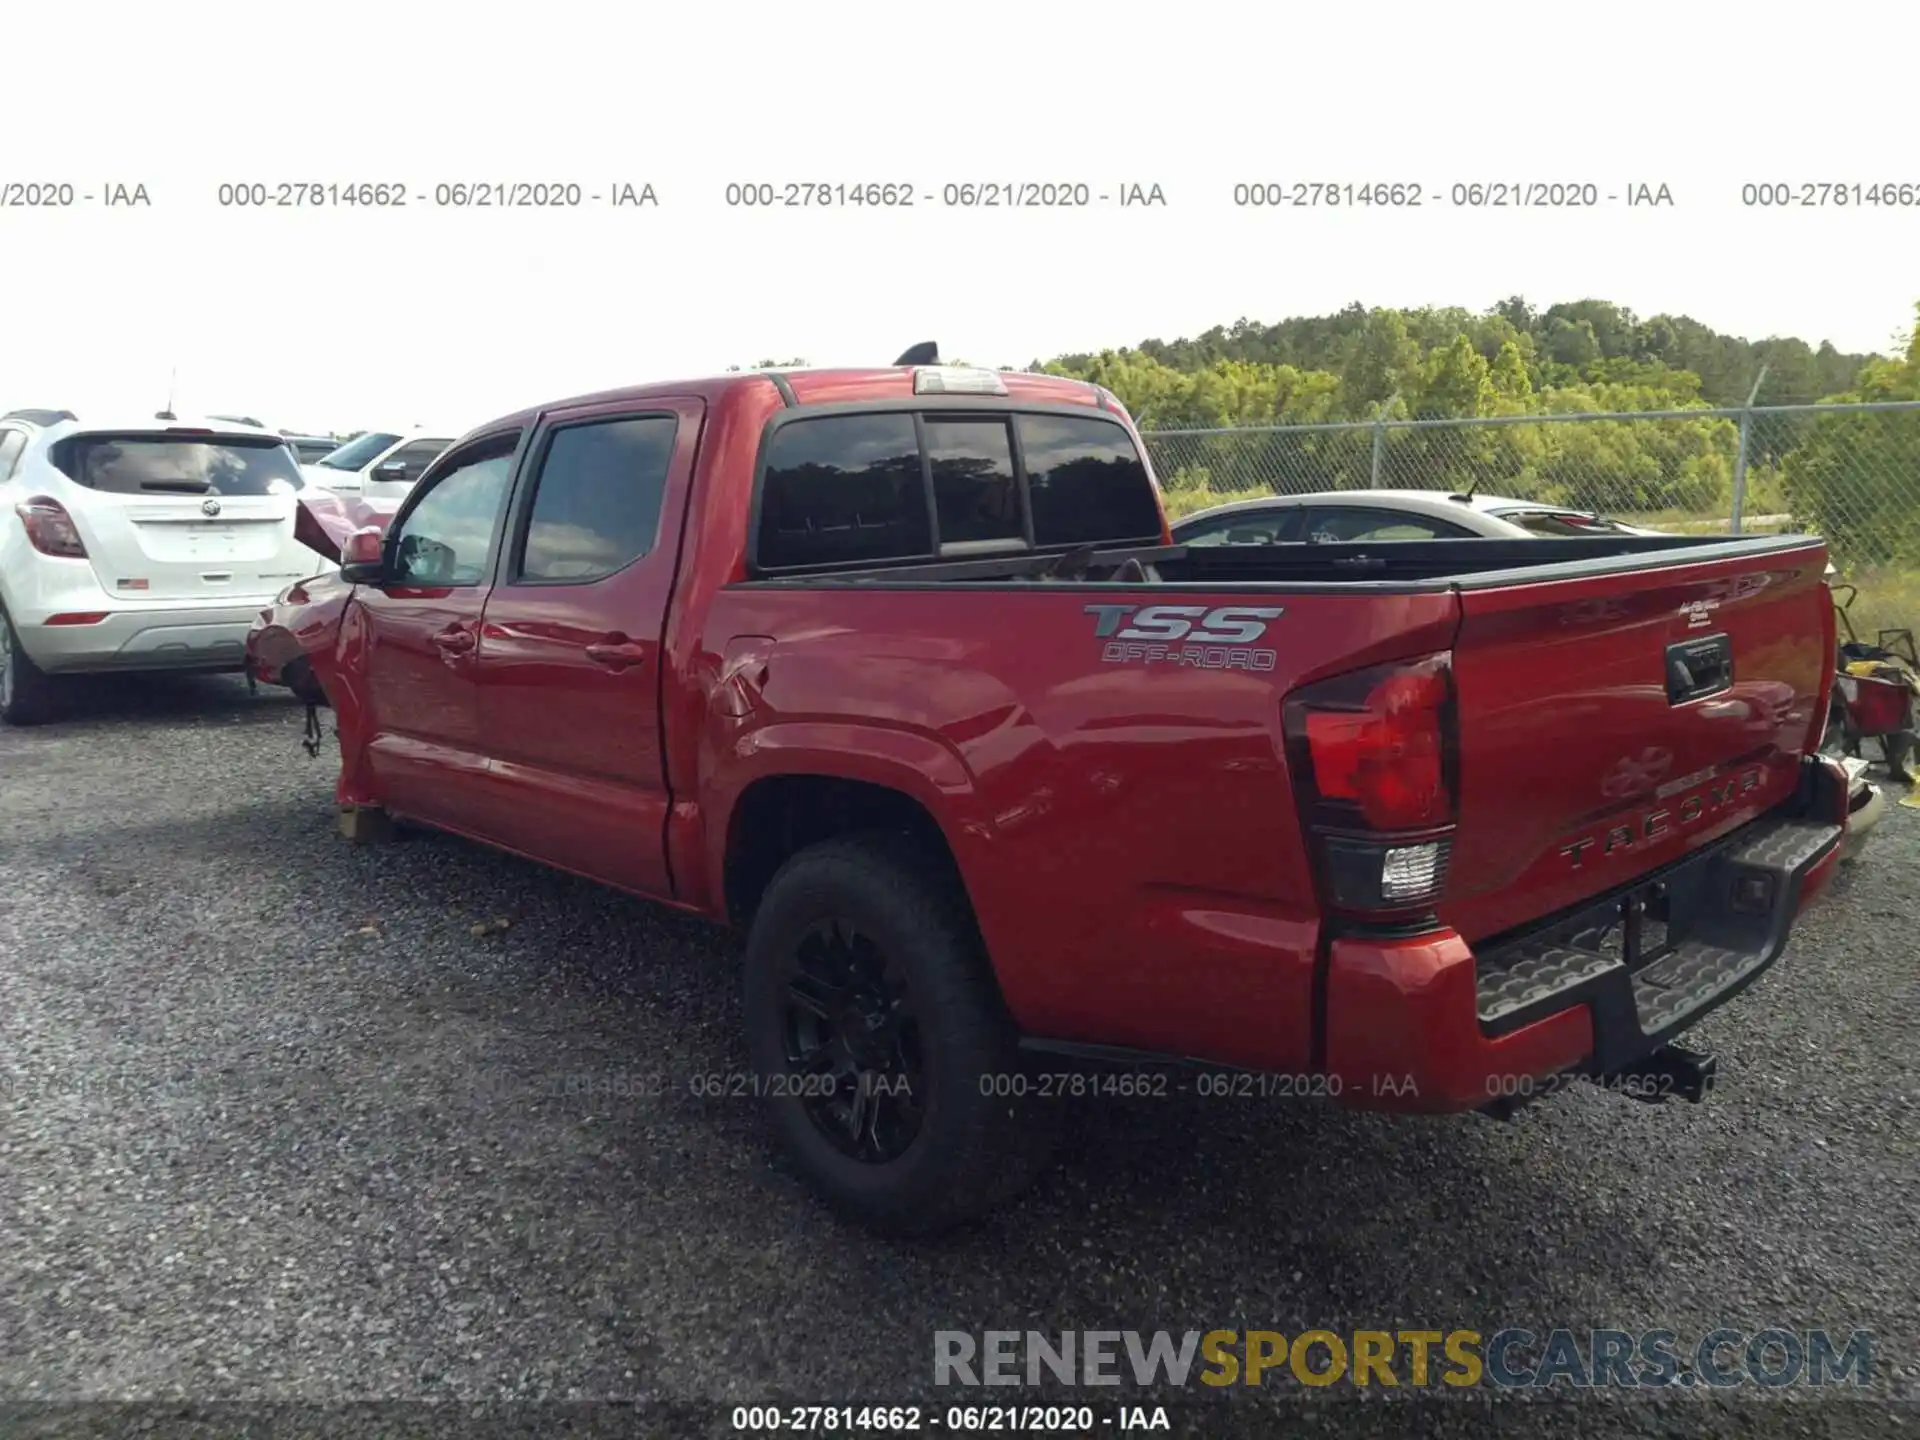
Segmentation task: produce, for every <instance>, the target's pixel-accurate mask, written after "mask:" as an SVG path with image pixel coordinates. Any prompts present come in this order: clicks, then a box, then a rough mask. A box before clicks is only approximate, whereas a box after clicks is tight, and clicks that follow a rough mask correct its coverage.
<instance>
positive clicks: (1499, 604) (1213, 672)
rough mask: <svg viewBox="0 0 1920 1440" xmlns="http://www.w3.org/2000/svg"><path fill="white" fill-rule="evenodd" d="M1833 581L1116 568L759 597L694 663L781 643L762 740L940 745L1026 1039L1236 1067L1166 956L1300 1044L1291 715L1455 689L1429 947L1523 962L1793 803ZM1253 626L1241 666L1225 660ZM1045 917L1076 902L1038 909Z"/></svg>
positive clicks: (907, 575)
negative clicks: (1410, 689) (1580, 918)
mask: <svg viewBox="0 0 1920 1440" xmlns="http://www.w3.org/2000/svg"><path fill="white" fill-rule="evenodd" d="M1825 565H1826V549H1825V545H1824V543H1823V542H1822V541H1820V540H1819V539H1817V538H1812V537H1806V536H1786V537H1776V536H1767V537H1760V538H1741V539H1720V538H1713V537H1707V538H1695V537H1666V536H1607V537H1596V538H1592V539H1588V538H1569V539H1565V540H1548V539H1532V540H1524V541H1512V542H1508V541H1502V540H1481V539H1471V540H1440V541H1432V542H1394V543H1391V544H1378V545H1278V546H1272V547H1267V546H1244V547H1229V546H1220V547H1179V546H1172V547H1168V546H1146V547H1131V548H1113V549H1106V550H1099V551H1081V552H1078V553H1077V554H1075V555H1072V556H1068V555H1066V554H1064V553H1061V552H1055V553H1053V554H1043V555H1033V554H1026V555H1016V556H1009V557H987V558H977V559H976V558H969V559H963V560H949V561H943V562H939V563H934V564H914V565H893V566H885V567H873V568H870V569H865V570H847V569H840V570H835V571H831V572H823V573H818V574H811V575H783V576H779V577H769V578H766V579H747V580H744V581H738V582H735V583H733V584H731V585H728V586H726V587H725V589H724V590H723V591H722V592H721V595H720V596H719V597H717V604H716V610H715V613H714V615H713V616H712V617H711V618H712V623H713V628H712V629H711V630H709V632H708V633H709V635H710V636H711V637H712V641H717V642H719V644H720V645H724V644H725V643H727V639H728V637H729V636H761V637H767V642H766V644H767V648H766V649H765V652H764V653H766V654H767V655H768V656H769V658H770V663H769V665H768V671H767V681H766V685H765V689H764V699H765V704H766V706H767V713H768V715H769V718H771V717H773V716H779V717H781V718H782V719H783V720H784V719H785V718H786V717H795V719H796V720H798V719H799V717H805V719H804V724H805V726H807V727H808V729H809V732H810V733H817V734H827V733H834V734H836V735H841V736H842V737H843V738H839V739H836V740H835V742H834V743H835V744H837V745H842V746H851V745H854V744H856V743H866V742H856V741H855V740H854V739H853V738H851V737H852V736H853V735H854V734H855V733H856V731H855V730H853V729H848V730H846V731H845V732H841V731H840V730H838V729H837V728H836V727H841V726H846V727H858V730H857V733H860V734H869V735H879V734H882V733H884V734H885V735H886V736H888V737H889V738H888V739H886V740H885V741H884V746H885V747H886V748H888V749H890V750H895V751H904V750H906V749H907V748H908V746H909V744H910V742H909V740H908V738H907V737H909V736H915V737H924V740H915V741H913V742H911V743H912V744H924V745H925V746H926V750H925V753H926V755H927V757H928V759H927V761H926V763H927V764H929V765H934V764H938V765H940V766H943V767H944V766H950V767H951V769H950V771H946V772H943V774H944V775H945V778H943V779H942V782H941V783H942V785H943V787H944V789H945V793H946V794H947V795H948V797H949V800H948V801H944V802H943V803H946V804H950V805H951V807H952V808H953V809H954V810H956V811H958V812H960V813H959V814H958V815H957V816H956V817H955V824H956V827H957V838H956V840H955V844H956V847H958V848H959V849H961V850H962V851H963V852H966V853H963V854H962V855H961V856H960V859H961V863H962V868H963V870H964V871H965V873H967V874H968V875H969V883H970V886H971V887H972V888H973V890H974V894H975V900H976V904H977V906H978V908H979V910H980V915H981V921H982V925H983V927H984V929H985V931H986V933H987V936H988V939H989V942H990V945H991V948H992V950H993V953H994V955H995V956H996V961H997V963H998V964H999V966H1000V969H1001V978H1002V983H1003V986H1004V988H1005V989H1006V991H1007V995H1008V998H1009V1000H1010V1001H1011V1002H1012V1003H1013V1005H1014V1008H1015V1011H1016V1013H1017V1014H1019V1015H1020V1017H1021V1019H1022V1022H1023V1024H1024V1025H1025V1026H1026V1027H1027V1028H1028V1029H1029V1030H1030V1031H1034V1032H1037V1033H1041V1034H1052V1035H1057V1036H1059V1037H1060V1038H1064V1039H1080V1038H1090V1039H1091V1038H1099V1039H1104V1040H1107V1041H1112V1040H1114V1039H1115V1038H1116V1037H1117V1036H1120V1035H1124V1034H1125V1033H1126V1032H1127V1031H1128V1030H1129V1029H1134V1028H1140V1027H1142V1023H1143V1017H1151V1018H1152V1024H1151V1026H1150V1027H1147V1028H1145V1029H1142V1032H1141V1034H1140V1035H1139V1036H1138V1040H1139V1043H1141V1044H1143V1045H1145V1044H1148V1043H1157V1044H1158V1045H1160V1046H1163V1047H1164V1046H1165V1045H1167V1044H1168V1043H1169V1042H1171V1043H1174V1044H1176V1045H1178V1046H1180V1047H1181V1048H1184V1049H1186V1050H1187V1051H1188V1052H1189V1053H1195V1054H1210V1055H1215V1056H1225V1055H1228V1054H1231V1053H1232V1052H1233V1051H1234V1050H1235V1049H1236V1048H1244V1047H1245V1046H1246V1043H1247V1041H1246V1033H1245V1029H1244V1027H1243V1026H1242V1025H1241V1024H1240V1022H1239V1020H1238V1018H1237V1017H1236V1016H1234V1015H1231V1014H1226V1013H1223V1012H1222V1010H1221V1008H1220V1007H1219V1006H1218V1005H1217V1004H1216V1003H1215V1002H1214V1000H1213V999H1212V998H1211V996H1210V995H1209V993H1208V991H1207V990H1206V989H1205V988H1204V987H1201V988H1196V987H1195V986H1194V985H1193V984H1192V983H1191V980H1190V977H1189V973H1188V967H1186V966H1181V967H1173V968H1169V967H1168V966H1166V965H1164V964H1162V963H1161V962H1160V960H1159V958H1158V957H1159V956H1160V955H1162V954H1164V953H1167V951H1168V950H1169V949H1171V950H1172V951H1174V952H1177V953H1183V954H1186V955H1188V956H1190V957H1192V958H1193V961H1194V964H1195V966H1196V967H1197V969H1195V970H1194V971H1193V973H1198V974H1209V975H1211V976H1212V977H1213V978H1214V980H1215V981H1216V982H1217V983H1219V984H1221V985H1223V986H1225V987H1226V989H1227V990H1228V991H1230V992H1231V993H1235V994H1237V995H1240V996H1242V997H1243V998H1244V997H1247V996H1255V995H1257V996H1260V997H1263V1003H1265V1004H1266V1005H1267V1006H1268V1007H1270V1011H1271V1013H1273V1014H1275V1015H1276V1016H1277V1015H1286V1016H1287V1017H1288V1020H1289V1021H1290V1022H1291V1021H1294V1020H1295V1019H1296V1018H1297V1020H1298V1022H1299V1023H1300V1024H1301V1025H1302V1027H1304V1025H1305V1022H1306V1020H1307V1017H1308V1016H1309V1015H1310V1014H1311V1013H1312V1012H1313V1009H1314V1006H1313V1004H1312V1003H1311V1001H1310V1000H1309V999H1308V995H1309V992H1310V991H1311V988H1312V984H1313V981H1312V978H1311V977H1312V975H1313V973H1314V971H1315V964H1316V962H1315V958H1314V957H1315V955H1316V952H1317V950H1318V948H1319V946H1320V945H1321V944H1322V943H1324V937H1325V936H1326V934H1327V933H1328V929H1327V927H1328V924H1329V922H1328V919H1327V916H1326V915H1325V913H1324V910H1323V906H1322V903H1321V901H1320V900H1319V899H1317V898H1316V895H1315V885H1316V883H1318V882H1316V881H1315V879H1314V875H1315V867H1316V865H1317V864H1318V863H1319V862H1317V861H1315V859H1314V858H1313V852H1314V842H1313V841H1312V838H1311V836H1310V835H1309V833H1308V830H1307V827H1306V824H1305V822H1304V821H1303V819H1302V817H1301V813H1300V799H1299V796H1298V794H1297V793H1296V790H1297V786H1298V783H1299V774H1300V761H1299V756H1298V754H1297V751H1296V749H1295V748H1294V742H1293V741H1292V740H1291V739H1290V737H1289V735H1288V734H1287V727H1286V723H1285V719H1284V717H1285V713H1286V709H1287V706H1288V704H1289V702H1290V698H1291V697H1294V696H1296V695H1298V694H1300V693H1302V691H1303V690H1305V689H1306V688H1308V687H1313V686H1317V685H1323V684H1326V683H1331V682H1337V681H1338V680H1339V677H1341V676H1343V675H1349V674H1352V673H1354V672H1358V671H1361V670H1362V669H1364V668H1366V667H1375V666H1381V665H1393V664H1397V663H1400V662H1416V661H1418V660H1419V659H1420V658H1421V657H1440V656H1443V657H1444V658H1445V663H1446V664H1447V665H1448V666H1449V667H1450V673H1451V683H1452V685H1453V687H1454V696H1455V700H1454V703H1455V705H1456V706H1457V723H1456V725H1455V726H1454V730H1455V733H1456V734H1457V737H1458V738H1457V750H1456V753H1455V754H1453V755H1452V756H1451V757H1450V761H1449V763H1450V764H1452V765H1453V766H1454V767H1455V771H1454V774H1455V783H1456V787H1457V788H1456V791H1455V794H1456V797H1457V827H1456V833H1455V834H1454V836H1453V837H1452V839H1451V841H1450V856H1449V859H1448V861H1447V864H1448V865H1449V871H1448V876H1447V881H1446V885H1445V892H1444V898H1443V900H1442V902H1441V903H1440V905H1439V907H1438V918H1439V920H1440V921H1441V922H1443V923H1444V924H1445V925H1446V926H1448V927H1450V928H1451V929H1452V930H1453V931H1455V932H1456V933H1458V934H1459V935H1460V936H1461V937H1463V938H1464V939H1465V940H1466V941H1467V942H1469V943H1474V942H1478V941H1479V940H1482V939H1486V938H1492V937H1503V936H1508V935H1511V934H1514V933H1516V932H1519V931H1524V930H1525V929H1526V928H1527V927H1529V926H1531V925H1534V924H1536V923H1539V922H1541V921H1542V920H1544V919H1545V918H1546V917H1549V916H1553V915H1557V914H1560V913H1563V912H1568V911H1572V910H1575V909H1577V908H1578V907H1580V906H1581V905H1583V904H1584V903H1587V902H1589V901H1593V900H1595V899H1596V898H1597V897H1600V896H1603V895H1606V894H1609V893H1611V892H1613V891H1615V890H1617V889H1618V888H1619V887H1621V886H1623V885H1627V884H1629V883H1631V882H1633V881H1635V880H1637V879H1638V878H1639V877H1641V876H1643V875H1646V874H1649V873H1651V872H1653V871H1656V870H1658V869H1660V868H1661V867H1663V866H1667V865H1671V864H1674V863H1677V862H1679V861H1680V860H1682V859H1684V858H1685V857H1687V856H1689V855H1692V854H1696V853H1699V852H1701V851H1703V850H1705V849H1707V848H1709V847H1712V846H1714V845H1715V844H1716V843H1717V842H1719V841H1721V840H1723V839H1725V838H1726V837H1728V836H1729V835H1731V834H1732V833H1733V832H1734V831H1736V830H1738V829H1740V828H1741V827H1742V826H1745V825H1747V824H1750V823H1752V822H1753V821H1755V820H1756V819H1757V818H1759V817H1760V816H1762V815H1764V814H1766V813H1767V812H1768V811H1769V810H1771V809H1773V808H1774V807H1776V806H1778V805H1780V804H1782V803H1783V802H1784V801H1785V800H1786V799H1787V797H1789V796H1790V795H1792V794H1793V793H1794V790H1795V787H1796V785H1798V783H1799V777H1800V774H1801V767H1800V758H1801V756H1802V755H1803V754H1806V753H1808V752H1809V751H1810V750H1811V749H1813V748H1814V745H1815V734H1814V730H1815V725H1816V717H1817V716H1819V715H1820V714H1821V713H1823V707H1824V705H1825V702H1826V687H1827V685H1828V684H1829V683H1830V676H1831V671H1832V659H1831V645H1832V640H1831V633H1830V632H1831V626H1832V618H1831V609H1830V606H1829V604H1828V600H1827V595H1826V591H1825V587H1824V580H1823V571H1824V569H1825ZM1129 575H1131V577H1132V578H1131V579H1128V578H1125V577H1127V576H1129ZM876 591H877V592H881V593H884V594H885V595H886V597H887V598H886V599H885V600H884V601H882V600H880V599H879V598H878V596H876V595H875V594H874V593H873V592H876ZM1216 616H1219V617H1229V618H1223V619H1222V620H1221V621H1220V625H1221V627H1222V628H1220V629H1216V630H1214V631H1211V632H1208V631H1205V630H1204V629H1202V628H1201V627H1203V626H1205V625H1207V624H1209V623H1212V622H1213V617H1216ZM1115 617H1119V618H1115ZM1236 617H1237V618H1236ZM1244 617H1254V619H1253V620H1252V621H1251V623H1247V622H1246V621H1245V620H1244ZM1243 623H1244V624H1246V625H1247V631H1246V633H1248V634H1250V635H1252V636H1254V637H1255V638H1253V639H1251V640H1247V641H1244V642H1242V643H1238V644H1236V643H1227V644H1221V643H1219V637H1220V636H1221V635H1222V634H1225V633H1227V632H1228V631H1229V630H1231V628H1232V627H1233V626H1235V625H1238V624H1243ZM1183 637H1185V638H1184V639H1183ZM1193 640H1200V641H1204V642H1205V643H1202V644H1195V643H1190V642H1191V641H1193ZM710 643H712V642H710ZM716 648H718V646H716ZM1688 664H1691V665H1693V668H1694V670H1695V671H1698V672H1699V673H1697V674H1696V673H1693V672H1692V671H1687V672H1686V673H1685V674H1683V673H1682V671H1683V670H1684V668H1685V666H1687V665H1688ZM1676 667H1679V668H1676ZM774 728H775V729H778V728H779V727H778V723H777V722H776V724H775V727H774ZM759 743H763V744H764V743H768V742H766V741H765V740H763V741H761V742H759ZM873 743H876V744H878V743H881V742H878V741H876V742H873ZM936 754H944V755H945V756H947V757H950V758H949V759H946V760H940V761H938V762H936V761H935V760H934V758H933V757H934V756H935V755H936ZM963 795H965V796H966V797H967V798H962V797H963ZM976 846H977V847H978V849H977V851H976V850H975V847H976ZM1045 893H1058V894H1060V895H1061V896H1063V897H1065V896H1072V897H1074V899H1073V902H1072V903H1071V904H1070V905H1067V904H1065V903H1064V902H1063V908H1062V909H1061V910H1060V911H1059V912H1058V913H1055V912H1053V911H1050V910H1046V909H1044V908H1042V909H1038V910H1036V908H1035V906H1034V903H1033V898H1032V897H1033V896H1035V895H1037V894H1045ZM1255 935H1258V936H1261V937H1262V939H1261V940H1260V941H1259V942H1258V943H1255V941H1254V940H1253V939H1252V937H1253V936H1255ZM1269 947H1277V949H1278V950H1280V951H1283V952H1287V953H1290V954H1292V955H1293V956H1295V957H1296V958H1295V960H1294V961H1293V962H1292V963H1290V964H1276V963H1275V961H1274V958H1273V954H1274V951H1273V950H1272V949H1270V948H1269ZM1279 1039H1280V1037H1279V1036H1278V1035H1277V1034H1276V1033H1275V1032H1273V1031H1268V1032H1266V1033H1265V1035H1264V1036H1263V1038H1262V1041H1261V1048H1259V1049H1258V1050H1257V1051H1250V1052H1249V1054H1248V1058H1249V1059H1253V1058H1262V1057H1263V1058H1264V1059H1266V1060H1269V1061H1270V1060H1271V1059H1272V1058H1273V1054H1274V1042H1276V1041H1278V1040H1279ZM1293 1040H1294V1046H1293V1047H1292V1048H1294V1049H1295V1051H1296V1053H1297V1055H1298V1058H1299V1060H1300V1061H1301V1063H1305V1062H1306V1060H1307V1058H1308V1057H1307V1054H1306V1051H1305V1048H1304V1047H1305V1045H1306V1031H1305V1029H1304V1028H1302V1029H1301V1030H1300V1031H1299V1032H1298V1033H1297V1035H1296V1036H1295V1037H1293ZM1289 1048H1290V1047H1289V1046H1288V1045H1287V1044H1284V1043H1282V1044H1279V1045H1278V1049H1279V1050H1280V1052H1281V1053H1283V1054H1284V1053H1286V1052H1287V1051H1288V1049H1289Z"/></svg>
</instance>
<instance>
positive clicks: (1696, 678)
mask: <svg viewBox="0 0 1920 1440" xmlns="http://www.w3.org/2000/svg"><path fill="white" fill-rule="evenodd" d="M1732 687H1733V643H1732V642H1731V641H1730V640H1728V638H1727V637H1726V636H1725V635H1702V636H1701V637H1700V638H1699V639H1698V640H1682V641H1681V642H1680V643H1679V644H1677V645H1669V646H1668V647H1667V703H1668V704H1669V705H1684V704H1685V703H1686V702H1687V701H1689V700H1698V699H1699V698H1700V697H1701V696H1702V695H1718V694H1719V693H1720V692H1721V691H1723V690H1729V689H1731V688H1732Z"/></svg>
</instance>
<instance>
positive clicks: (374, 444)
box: [301, 430, 456, 500]
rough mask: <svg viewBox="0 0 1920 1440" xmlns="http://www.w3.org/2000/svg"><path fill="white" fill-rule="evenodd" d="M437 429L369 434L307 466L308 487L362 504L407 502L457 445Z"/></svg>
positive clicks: (451, 436)
mask: <svg viewBox="0 0 1920 1440" xmlns="http://www.w3.org/2000/svg"><path fill="white" fill-rule="evenodd" d="M455 438H456V437H455V436H454V435H447V436H445V437H444V438H443V437H442V436H441V435H440V434H439V433H438V432H435V431H429V430H409V431H405V432H401V431H393V430H369V431H368V432H367V433H366V434H364V435H356V436H355V437H354V438H353V439H351V440H349V441H347V443H346V444H344V445H342V446H341V447H340V448H339V449H338V450H335V451H334V452H333V453H332V454H330V455H323V456H321V457H320V458H319V459H318V460H315V461H314V462H313V463H312V464H310V465H305V466H302V467H301V468H302V469H303V470H304V471H305V473H306V477H307V480H308V482H309V483H311V484H314V485H318V486H320V487H321V488H322V489H324V490H332V491H335V492H336V493H338V494H341V495H358V496H359V497H360V498H361V499H363V500H404V499H406V498H407V492H408V491H410V490H412V489H413V482H414V481H416V480H418V479H419V478H420V472H421V471H423V470H425V469H426V468H427V466H429V465H431V464H432V463H433V462H434V461H435V460H437V459H439V457H440V452H441V451H443V450H445V449H446V448H447V447H448V446H449V445H451V444H453V442H454V439H455Z"/></svg>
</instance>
